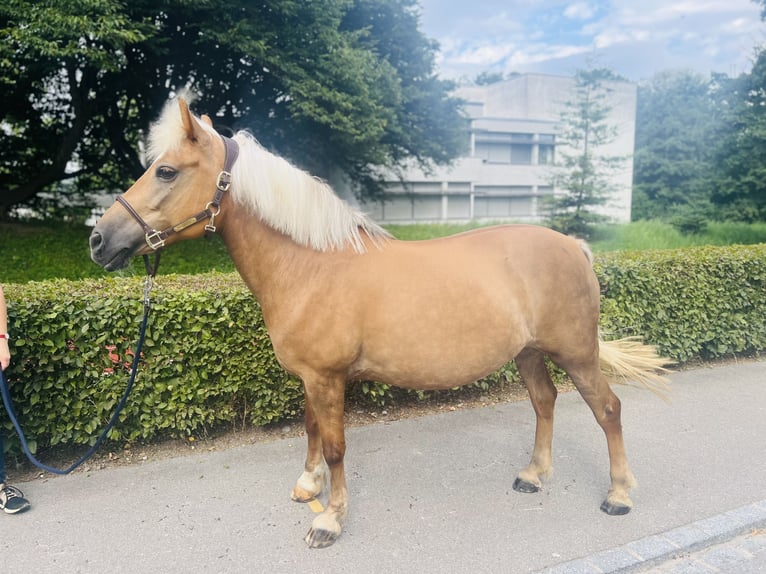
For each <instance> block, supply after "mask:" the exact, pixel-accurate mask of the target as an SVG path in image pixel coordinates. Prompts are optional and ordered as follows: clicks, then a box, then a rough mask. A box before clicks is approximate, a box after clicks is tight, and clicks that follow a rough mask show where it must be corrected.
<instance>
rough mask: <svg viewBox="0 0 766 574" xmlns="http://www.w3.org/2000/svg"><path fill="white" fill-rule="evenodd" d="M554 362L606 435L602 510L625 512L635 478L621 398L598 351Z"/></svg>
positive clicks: (616, 513) (631, 505)
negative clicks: (603, 368) (606, 473)
mask: <svg viewBox="0 0 766 574" xmlns="http://www.w3.org/2000/svg"><path fill="white" fill-rule="evenodd" d="M554 361H555V362H556V363H557V364H558V365H559V366H560V367H561V368H563V369H564V370H565V371H566V372H567V373H568V374H569V376H570V377H571V378H572V381H573V382H574V384H575V386H576V387H577V390H578V391H580V394H581V395H582V397H583V399H585V402H586V403H587V404H588V406H589V407H590V408H591V410H592V411H593V414H594V415H595V417H596V421H597V422H598V424H599V425H600V426H601V428H602V429H603V431H604V434H605V435H606V442H607V448H608V449H609V474H610V476H611V479H612V484H611V486H610V488H609V492H608V494H607V496H606V499H605V500H604V502H603V503H602V504H601V510H603V511H604V512H606V513H607V514H611V515H618V514H627V513H628V512H630V509H631V508H632V507H633V502H632V501H631V500H630V496H629V494H628V492H629V491H630V489H631V488H633V487H635V486H636V479H635V478H634V477H633V473H632V472H631V470H630V466H629V465H628V459H627V457H626V456H625V443H624V442H623V438H622V422H621V405H620V399H619V398H617V395H615V394H614V393H613V392H612V389H611V388H610V387H609V382H608V381H607V379H606V377H605V376H604V375H603V373H602V372H601V369H600V367H599V364H598V354H597V353H594V354H593V355H591V356H590V357H589V358H588V359H587V360H581V361H575V360H570V361H567V360H558V359H556V358H554Z"/></svg>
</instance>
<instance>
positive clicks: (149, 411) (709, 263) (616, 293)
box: [1, 245, 766, 448]
mask: <svg viewBox="0 0 766 574" xmlns="http://www.w3.org/2000/svg"><path fill="white" fill-rule="evenodd" d="M595 269H596V273H597V275H598V276H599V279H600V282H601V284H602V293H603V303H602V305H603V313H602V328H603V330H604V331H605V332H606V333H608V334H610V336H614V337H621V336H626V335H641V336H644V337H645V338H646V339H647V341H649V342H651V343H654V344H657V345H658V346H659V348H660V350H661V351H662V352H663V353H664V354H666V355H667V356H669V357H671V358H673V359H675V360H677V361H679V362H685V361H689V360H691V359H695V358H702V359H709V358H716V357H722V356H726V355H730V354H742V353H746V354H747V353H749V354H753V353H757V352H759V351H761V350H763V349H766V320H765V319H764V317H766V284H765V282H766V246H764V245H758V246H747V247H723V248H721V247H716V248H695V249H686V250H674V251H656V252H642V253H628V254H608V255H602V256H599V257H598V258H597V262H596V265H595ZM5 291H6V298H7V300H8V304H9V320H10V330H11V333H12V335H13V339H11V349H12V355H13V360H12V363H11V367H10V368H9V370H8V371H7V373H6V374H7V376H8V379H9V380H10V381H11V383H12V389H11V390H12V394H13V396H14V400H15V404H16V409H17V412H18V413H19V415H20V418H21V419H22V422H23V426H24V428H25V429H26V432H27V434H28V436H30V437H33V438H35V439H36V441H37V443H39V445H42V446H47V445H56V444H77V445H80V444H86V443H92V442H93V441H94V440H95V437H94V433H97V432H98V431H99V430H100V429H101V428H102V427H103V425H104V424H105V423H106V421H107V420H108V417H109V415H110V414H111V412H112V410H113V408H114V406H115V404H116V402H117V400H118V399H119V396H120V395H121V393H122V391H123V389H124V387H125V384H126V382H127V379H128V372H127V366H128V365H129V364H130V361H131V358H132V356H131V353H132V351H131V347H132V346H133V345H134V344H135V339H136V337H137V336H138V330H139V324H140V319H141V312H142V302H141V298H142V280H141V279H134V278H116V279H115V278H109V279H97V280H85V281H79V282H71V281H46V282H31V283H27V284H23V285H20V284H19V285H6V287H5ZM152 301H153V311H152V315H151V319H150V328H149V330H148V336H147V341H146V345H145V348H144V360H143V361H142V362H141V367H140V373H139V376H138V378H137V381H136V386H135V389H134V391H133V394H132V396H131V399H130V400H129V402H128V405H127V407H126V409H125V411H124V414H123V417H122V420H121V423H120V424H119V425H118V426H117V427H116V429H114V430H113V431H112V434H111V435H110V438H112V439H114V440H121V441H134V440H150V439H155V438H160V437H172V436H188V435H191V434H199V433H202V432H204V431H205V429H208V428H212V427H215V426H219V425H223V424H231V425H242V424H246V423H250V424H255V425H262V424H266V423H270V422H276V421H279V420H280V419H284V418H287V417H293V416H296V415H297V414H299V413H300V412H301V411H302V404H301V401H302V389H301V385H300V382H299V381H297V380H295V379H293V378H291V377H290V376H289V375H287V374H286V373H284V371H282V369H281V368H280V367H279V365H278V364H277V362H276V359H275V358H274V355H273V352H272V349H271V344H270V342H269V339H268V336H267V334H266V332H265V328H264V326H263V323H262V321H261V316H260V309H259V307H258V305H257V303H256V302H255V301H254V300H253V298H252V297H251V295H250V294H249V292H248V291H247V289H246V288H245V286H244V284H243V283H242V281H241V280H240V279H239V277H238V276H237V275H236V274H206V275H196V276H161V277H160V278H158V281H157V286H156V287H155V289H154V291H153V293H152ZM513 372H514V371H513V370H512V369H509V368H506V369H504V371H503V373H504V374H505V375H508V373H513ZM511 376H513V375H511ZM500 378H501V377H500V376H499V375H498V374H495V375H494V376H491V377H488V378H487V379H486V380H485V381H482V382H481V383H480V384H482V385H490V384H495V383H496V382H497V381H498V380H499V379H500ZM356 389H357V392H360V393H363V394H364V395H365V396H366V397H367V398H368V399H370V400H372V401H373V402H378V403H380V402H381V401H384V400H387V398H390V396H391V395H390V393H391V391H390V390H389V389H388V388H387V387H385V386H381V385H363V386H357V387H356ZM1 418H2V421H3V422H2V424H3V425H4V426H5V427H6V428H10V423H9V422H8V421H7V419H6V417H4V416H3V417H1ZM7 436H8V438H9V439H11V438H12V437H15V435H13V433H7ZM7 442H8V443H9V444H12V440H8V441H7ZM14 448H16V445H14Z"/></svg>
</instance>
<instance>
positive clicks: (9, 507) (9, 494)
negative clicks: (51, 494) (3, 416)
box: [0, 432, 29, 514]
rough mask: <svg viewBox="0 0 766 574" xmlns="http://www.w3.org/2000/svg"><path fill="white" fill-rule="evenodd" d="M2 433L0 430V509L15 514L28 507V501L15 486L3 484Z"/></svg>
mask: <svg viewBox="0 0 766 574" xmlns="http://www.w3.org/2000/svg"><path fill="white" fill-rule="evenodd" d="M3 447H4V445H3V433H2V432H0V510H2V511H3V512H5V513H6V514H16V513H17V512H23V511H24V510H27V509H28V508H29V501H28V500H27V499H26V498H24V493H23V492H21V491H20V490H19V489H18V488H16V487H15V486H10V485H8V484H5V453H4V452H3Z"/></svg>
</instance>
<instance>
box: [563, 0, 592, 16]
mask: <svg viewBox="0 0 766 574" xmlns="http://www.w3.org/2000/svg"><path fill="white" fill-rule="evenodd" d="M595 13H596V8H595V7H594V6H593V5H591V4H590V3H589V2H575V3H573V4H570V5H569V6H567V7H566V8H565V9H564V16H566V17H567V18H570V19H572V20H588V19H590V18H592V17H593V15H594V14H595Z"/></svg>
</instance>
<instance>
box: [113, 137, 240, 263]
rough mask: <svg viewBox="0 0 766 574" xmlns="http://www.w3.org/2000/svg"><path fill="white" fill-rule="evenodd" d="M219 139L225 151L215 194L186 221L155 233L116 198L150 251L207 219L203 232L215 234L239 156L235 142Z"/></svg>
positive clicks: (128, 204) (120, 198) (225, 138)
mask: <svg viewBox="0 0 766 574" xmlns="http://www.w3.org/2000/svg"><path fill="white" fill-rule="evenodd" d="M220 137H221V140H222V141H223V146H224V150H225V156H224V161H223V170H222V171H221V172H220V173H219V174H218V178H217V179H216V182H215V194H214V195H213V199H212V200H210V201H208V202H207V205H205V209H204V210H202V211H200V212H198V213H196V214H194V215H192V216H191V217H189V218H188V219H184V220H183V221H182V222H181V223H177V224H175V225H172V226H170V227H168V228H167V229H163V230H162V231H157V230H156V229H154V228H153V227H151V226H150V225H149V224H148V223H146V221H144V219H143V218H142V217H141V216H140V215H139V214H138V212H137V211H136V210H135V209H133V206H132V205H130V203H128V200H127V199H125V196H123V195H120V196H118V197H117V200H116V201H117V202H118V203H119V204H120V205H122V206H123V207H124V208H125V209H126V210H127V212H128V213H129V214H130V215H131V216H132V217H133V219H135V220H136V221H137V222H138V224H139V225H140V226H141V228H142V229H143V230H144V238H145V239H146V244H147V245H148V246H149V247H150V248H151V249H152V250H154V251H157V250H158V249H161V248H162V247H165V241H166V240H167V238H168V237H170V236H171V235H173V234H174V233H178V232H180V231H183V230H184V229H186V228H188V227H191V226H192V225H196V224H197V223H199V222H201V221H205V220H206V219H208V220H209V222H208V224H207V225H205V231H210V232H211V233H215V231H216V226H215V218H216V217H217V216H218V214H219V213H221V201H222V200H223V194H224V193H226V192H227V191H229V188H230V187H231V170H232V167H234V162H236V161H237V156H239V145H238V144H237V142H235V141H234V140H233V139H231V138H227V137H226V136H220Z"/></svg>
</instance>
